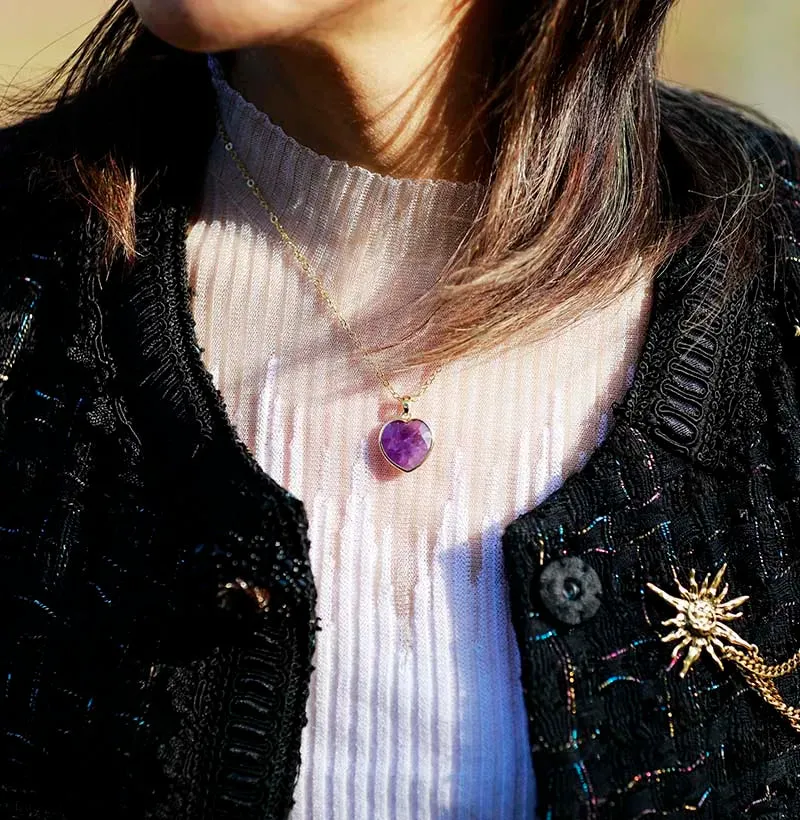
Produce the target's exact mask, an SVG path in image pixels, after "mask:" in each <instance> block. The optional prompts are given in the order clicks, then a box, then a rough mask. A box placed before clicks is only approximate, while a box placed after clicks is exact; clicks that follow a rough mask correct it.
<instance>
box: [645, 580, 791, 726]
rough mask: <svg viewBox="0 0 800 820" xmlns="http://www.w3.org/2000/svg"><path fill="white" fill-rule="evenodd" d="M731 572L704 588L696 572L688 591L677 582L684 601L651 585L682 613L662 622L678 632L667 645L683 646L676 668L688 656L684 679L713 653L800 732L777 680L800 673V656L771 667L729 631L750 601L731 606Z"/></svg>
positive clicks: (675, 652)
mask: <svg viewBox="0 0 800 820" xmlns="http://www.w3.org/2000/svg"><path fill="white" fill-rule="evenodd" d="M726 569H727V564H723V565H722V567H721V568H720V570H719V572H718V573H717V574H716V575H715V576H714V578H713V580H712V579H711V576H710V575H706V577H705V580H704V581H703V582H702V584H698V582H697V577H696V573H695V571H694V570H692V571H691V573H690V575H689V586H688V588H687V587H684V586H683V585H682V584H681V583H680V581H678V578H677V576H675V584H676V585H677V587H678V592H679V593H680V597H678V596H676V595H670V594H669V593H667V592H664V591H663V590H662V589H659V588H658V587H657V586H655V584H648V585H647V586H648V588H649V589H650V590H651V591H653V592H655V593H656V595H658V596H659V597H660V598H662V599H663V600H665V601H666V602H667V603H669V604H671V605H672V606H673V607H675V609H676V610H677V612H676V614H675V616H674V617H672V618H668V619H667V620H666V621H662V626H671V627H675V629H674V630H673V631H672V632H670V633H669V634H668V635H665V636H664V637H663V638H662V639H661V640H662V641H664V642H665V643H671V642H673V641H677V642H678V643H677V644H676V645H675V647H674V648H673V650H672V662H673V664H675V663H677V662H678V661H679V660H680V659H681V656H682V655H683V653H684V651H685V655H683V667H682V668H681V672H680V676H681V677H684V676H685V675H686V673H687V672H688V671H689V669H690V668H691V667H692V666H693V665H694V663H695V661H697V659H698V658H699V657H700V655H702V653H703V651H705V652H707V653H708V654H709V655H710V656H711V658H712V659H713V660H714V661H715V662H716V663H717V665H718V666H719V667H720V668H721V669H722V668H723V666H722V660H721V659H720V657H719V655H722V657H723V658H724V659H725V660H728V661H731V662H732V663H734V664H736V666H737V668H738V669H739V671H740V672H741V674H742V676H743V677H744V679H745V681H746V682H747V684H748V685H749V686H751V687H752V688H753V689H755V690H756V691H757V692H758V693H759V694H760V695H761V697H762V698H763V699H764V700H765V701H766V702H767V703H768V704H769V705H770V706H772V707H773V708H774V709H776V710H777V711H778V712H780V713H781V714H782V715H784V716H785V717H786V718H787V719H788V720H789V723H791V725H792V727H793V728H794V729H796V730H797V731H798V732H800V708H797V707H795V706H789V704H787V703H786V702H785V701H784V700H783V698H782V697H781V695H780V692H778V688H777V686H775V683H774V680H775V679H776V678H782V677H784V676H785V675H789V674H790V673H792V672H794V671H795V670H797V669H798V668H800V651H798V652H797V653H795V654H794V655H793V656H792V657H791V658H789V660H787V661H784V662H783V663H779V664H775V665H770V664H768V663H766V662H765V661H764V659H763V658H762V657H761V653H760V652H759V649H758V647H757V646H755V645H753V644H751V643H748V642H747V641H746V640H744V638H742V637H741V636H740V635H737V634H736V632H734V631H733V630H732V629H731V628H730V627H729V626H728V625H727V623H726V622H727V621H733V620H736V619H737V618H741V617H742V613H741V612H736V611H734V610H736V609H737V608H738V607H740V606H741V605H742V604H743V603H744V602H745V601H747V600H749V596H748V595H742V596H740V597H738V598H733V599H732V600H730V601H725V597H726V596H727V594H728V585H727V584H725V586H724V587H723V588H722V589H720V585H721V584H722V579H723V577H724V575H725V570H726ZM717 652H719V655H718V654H717Z"/></svg>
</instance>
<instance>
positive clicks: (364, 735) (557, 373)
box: [188, 64, 651, 820]
mask: <svg viewBox="0 0 800 820" xmlns="http://www.w3.org/2000/svg"><path fill="white" fill-rule="evenodd" d="M212 65H213V64H212ZM215 85H216V88H217V93H218V96H219V100H220V105H221V111H222V115H223V120H224V122H225V124H226V127H227V129H228V131H229V133H230V134H231V136H232V139H233V142H234V144H235V146H236V149H237V151H238V152H239V153H240V155H241V156H242V158H243V159H244V161H245V163H246V164H247V165H248V167H249V169H250V172H251V173H252V174H253V176H254V177H256V179H258V181H259V185H260V187H261V189H262V190H263V191H264V193H265V194H266V196H267V197H268V198H269V199H270V200H271V202H272V204H273V206H274V207H275V209H276V210H277V211H278V213H279V214H280V215H281V218H282V221H283V224H284V226H285V227H286V229H287V230H288V231H289V233H290V234H291V235H292V236H293V237H294V238H295V239H296V241H297V242H298V244H299V246H300V247H301V248H302V249H303V251H304V252H305V253H306V254H307V255H308V257H309V259H310V260H311V263H312V265H313V266H314V270H315V271H317V272H318V273H320V274H321V275H322V276H323V278H324V281H325V283H326V286H327V287H328V289H329V291H330V293H331V295H332V296H333V298H334V299H335V301H336V302H337V304H338V305H339V307H340V308H341V310H342V312H343V313H344V315H345V316H346V317H348V318H349V319H350V320H351V322H352V324H353V327H354V329H355V330H356V332H357V333H359V335H360V336H361V338H362V339H363V341H364V342H365V343H368V344H371V343H374V342H376V341H383V340H386V339H390V338H393V337H392V331H393V327H394V325H395V319H396V318H397V317H401V316H405V315H408V313H407V311H408V310H410V309H411V308H410V303H411V301H412V299H413V298H414V297H415V296H416V295H418V294H419V293H421V292H423V291H424V290H425V289H426V288H428V287H429V286H430V285H431V283H432V282H433V281H434V280H435V278H436V276H437V274H438V272H439V270H440V269H441V268H442V267H443V266H444V264H445V263H446V262H447V260H448V259H449V257H450V256H451V254H452V253H453V252H454V251H455V250H456V249H457V247H458V244H459V242H460V241H461V239H462V238H463V236H464V233H465V232H466V230H467V228H468V225H469V224H470V220H471V219H472V217H473V215H474V213H475V210H476V209H477V207H478V201H479V198H480V196H481V194H482V188H481V186H480V185H479V184H472V185H467V184H459V183H452V182H441V181H430V180H406V179H393V178H390V177H386V176H381V175H377V174H373V173H370V172H368V171H366V170H364V169H362V168H357V167H351V166H349V165H347V164H346V163H344V162H341V161H332V160H330V159H328V158H326V157H323V156H320V155H318V154H316V153H314V152H312V151H311V150H309V149H308V148H305V147H303V146H301V145H299V144H298V143H297V142H295V141H294V140H292V139H291V138H290V137H288V136H287V135H286V134H285V133H284V132H283V131H282V130H281V129H280V128H279V127H278V126H277V125H276V124H274V123H272V122H271V121H270V120H269V118H268V117H267V116H266V115H265V114H263V113H261V112H259V111H258V110H256V109H255V108H254V107H253V106H252V105H250V104H249V103H248V102H246V101H245V100H244V99H243V98H242V97H241V96H240V95H239V94H238V93H237V92H235V91H234V90H233V89H231V88H230V87H229V86H228V85H227V84H226V82H225V81H224V79H223V78H222V77H221V75H219V73H217V76H216V78H215ZM188 251H189V264H190V275H191V279H192V286H193V288H194V290H195V301H194V313H195V318H196V322H197V332H198V337H199V340H200V343H201V345H202V346H203V348H204V359H205V361H206V363H207V365H208V367H209V369H210V370H211V372H212V374H213V375H214V378H215V380H216V383H217V385H218V387H219V389H220V390H221V392H222V394H223V396H224V398H225V399H226V402H227V405H228V411H229V414H230V417H231V419H232V421H233V422H234V423H235V424H236V426H237V428H238V431H239V434H240V436H241V438H242V439H243V441H244V442H245V443H246V444H247V445H248V447H249V448H250V449H251V451H252V452H253V454H254V455H255V457H256V459H257V460H258V462H259V463H260V464H261V466H262V467H263V469H264V470H265V471H266V472H268V473H269V474H270V475H271V476H273V477H274V478H275V479H276V480H277V481H278V482H279V483H281V484H282V485H283V486H284V487H286V488H287V489H289V490H290V492H291V493H293V494H294V495H295V496H297V497H299V498H300V499H302V500H303V502H304V503H305V506H306V510H307V513H308V516H309V522H310V541H311V545H312V551H311V560H312V567H313V570H314V574H315V578H316V582H317V586H318V592H319V604H318V614H319V616H320V619H321V626H322V631H321V632H320V633H319V637H318V648H317V654H316V658H315V664H316V667H317V668H316V671H315V672H314V674H313V677H312V684H311V694H310V699H309V706H308V717H309V723H308V726H307V727H306V728H305V729H304V732H303V738H302V764H301V770H300V780H299V783H298V785H297V788H296V791H295V798H296V801H297V805H296V806H295V808H294V810H293V813H292V818H293V820H301V819H302V820H311V818H315V819H316V818H322V817H324V818H326V820H351V819H353V818H355V819H356V820H401V818H402V820H408V819H409V818H414V819H415V820H427V819H428V818H431V819H432V818H453V819H454V820H455V818H459V820H461V819H462V818H463V819H464V820H466V818H471V819H472V820H476V819H477V820H484V818H485V819H486V820H488V819H489V818H491V820H511V818H514V820H519V819H520V818H531V817H532V816H533V814H534V805H535V785H534V778H533V773H532V769H531V763H530V741H529V734H528V731H529V730H528V727H527V726H526V718H525V709H524V705H523V699H522V691H521V685H520V682H519V655H518V650H517V645H516V641H515V637H514V634H513V631H512V629H511V626H510V624H509V615H508V603H507V587H506V583H505V580H504V573H503V561H502V553H501V540H500V539H501V534H502V531H503V528H504V526H505V525H506V524H507V523H509V522H510V521H511V520H512V519H513V518H514V517H516V516H517V515H519V514H520V513H521V512H523V511H524V510H527V509H530V508H531V507H533V506H534V505H536V504H537V503H538V502H540V501H541V500H542V499H543V498H544V497H546V496H547V495H548V494H549V493H550V492H552V491H553V490H554V489H555V488H556V487H558V486H559V485H560V483H561V482H562V480H563V478H564V477H565V476H566V475H568V474H569V473H571V472H572V471H574V470H575V469H576V468H578V467H579V466H580V465H581V464H582V463H583V461H584V460H585V459H586V457H587V455H588V453H589V452H590V451H592V450H593V449H594V448H595V446H596V445H597V444H598V443H599V441H600V440H601V439H602V438H603V436H604V435H605V432H606V429H607V425H608V422H609V413H610V408H611V404H612V402H613V401H615V400H618V399H620V398H621V397H622V395H623V394H624V392H625V390H626V387H627V385H628V383H629V380H630V377H631V375H632V373H631V371H632V367H633V364H634V363H635V361H636V359H637V357H638V354H639V349H640V346H641V342H642V339H643V335H644V330H645V327H646V321H647V317H648V314H649V308H650V290H651V288H650V283H649V282H648V281H647V280H643V281H642V283H641V284H640V285H638V286H636V287H635V288H634V289H632V290H631V291H630V292H629V293H628V294H626V295H625V296H624V297H622V298H620V299H618V300H617V302H616V303H615V304H614V305H612V306H611V307H610V308H608V309H605V310H603V311H601V312H598V313H596V314H595V315H592V316H590V317H587V318H586V319H584V320H583V321H582V323H581V324H580V325H577V326H576V327H573V328H572V329H571V330H570V331H569V332H567V333H562V334H560V335H554V336H553V337H552V338H550V339H548V340H546V341H544V342H539V343H535V344H534V343H530V344H521V345H518V346H516V347H515V348H514V349H512V350H508V351H503V352H499V351H498V354H497V355H496V356H494V357H492V358H491V359H489V360H487V359H482V360H478V359H474V360H473V359H463V360H459V361H457V362H453V363H450V364H449V365H447V366H446V367H445V368H444V369H443V370H442V371H441V372H440V373H439V374H438V376H437V377H436V379H435V381H434V382H433V384H432V386H431V387H430V389H429V390H428V391H427V393H426V394H425V396H424V397H423V399H422V400H421V401H419V402H416V403H414V404H412V410H413V415H416V416H419V417H420V418H423V419H425V420H426V421H427V422H428V424H430V425H431V427H432V429H433V432H434V440H435V444H434V447H433V450H432V451H431V454H430V456H429V458H428V460H427V461H426V462H425V463H424V464H423V465H422V466H421V467H420V468H419V469H418V470H417V471H415V472H413V473H409V474H403V473H399V472H397V471H396V470H394V469H392V468H391V467H388V465H386V464H385V463H384V462H383V461H382V457H381V455H380V453H379V450H378V446H377V433H378V430H379V429H380V426H381V424H382V423H383V422H384V421H385V420H386V419H388V418H390V417H392V416H393V415H395V414H396V413H397V411H398V407H397V402H395V401H394V400H392V399H391V397H390V396H389V394H388V393H387V392H386V391H385V389H384V388H383V387H382V386H381V384H380V382H379V380H378V379H377V378H376V376H375V374H374V373H373V371H372V370H371V369H370V367H369V366H368V365H366V363H365V362H364V361H363V359H362V358H361V357H360V355H359V354H358V353H357V351H355V350H354V347H353V344H352V342H351V340H350V339H349V338H348V337H347V335H346V334H345V333H344V332H343V330H342V329H341V327H340V326H339V324H338V322H337V321H336V319H335V317H334V316H333V315H332V314H331V312H330V310H329V308H328V307H327V306H326V305H325V304H324V303H323V302H322V301H321V299H320V298H319V296H318V294H317V293H316V292H315V290H314V288H313V286H312V284H311V282H310V281H308V279H307V278H306V277H305V275H304V274H303V272H302V271H301V269H300V268H299V266H298V264H297V262H296V260H295V259H294V258H293V257H292V255H291V253H290V252H287V248H286V246H285V245H284V244H283V242H282V241H281V239H280V237H279V236H278V235H277V233H276V232H275V229H274V228H273V227H272V225H271V224H270V222H269V219H268V217H267V215H266V214H265V212H264V211H263V209H262V208H261V206H260V205H259V204H258V202H257V201H256V199H255V197H254V196H253V194H252V192H251V191H250V190H249V189H248V188H247V187H246V185H245V184H244V181H243V179H242V177H241V175H240V173H239V171H238V170H237V169H236V167H235V166H234V164H233V163H232V161H231V158H230V157H229V156H228V155H227V154H226V152H225V151H224V150H223V148H222V146H221V145H220V143H219V141H216V142H215V144H214V146H213V148H212V152H211V155H210V157H209V165H208V175H207V180H206V186H205V196H204V201H203V205H202V211H201V214H200V216H199V218H198V220H197V221H196V223H195V224H194V226H193V228H192V230H191V232H190V235H189V238H188ZM429 372H430V370H429V369H416V370H414V371H408V372H405V373H402V374H401V375H400V376H398V378H397V379H396V380H395V381H394V384H395V387H396V388H397V389H398V390H399V391H401V392H404V393H405V392H408V393H415V392H417V391H418V388H419V385H420V383H421V382H422V380H423V379H424V377H425V376H426V375H427V374H428V373H429ZM530 731H531V732H532V733H533V734H535V733H536V727H535V726H533V727H531V728H530Z"/></svg>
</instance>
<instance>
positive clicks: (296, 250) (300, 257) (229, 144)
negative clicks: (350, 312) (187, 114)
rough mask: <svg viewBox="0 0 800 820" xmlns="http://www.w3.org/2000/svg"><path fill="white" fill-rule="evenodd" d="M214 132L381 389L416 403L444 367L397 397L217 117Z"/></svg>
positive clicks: (402, 399) (396, 393)
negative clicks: (415, 387) (414, 390)
mask: <svg viewBox="0 0 800 820" xmlns="http://www.w3.org/2000/svg"><path fill="white" fill-rule="evenodd" d="M217 131H218V133H219V136H220V139H221V140H222V144H223V146H224V147H225V150H226V151H227V153H228V154H229V155H230V157H231V159H232V160H233V162H234V164H235V165H236V167H237V168H238V169H239V172H240V173H241V175H242V177H243V178H244V180H245V183H246V185H247V187H248V188H249V189H250V190H251V191H252V192H253V195H254V196H255V198H256V199H257V200H258V202H259V204H260V205H261V207H262V208H263V209H264V210H265V211H266V212H267V214H268V215H269V221H270V222H271V223H272V225H273V227H274V228H275V230H276V231H277V232H278V235H279V236H280V237H281V239H282V240H283V241H284V243H285V244H286V245H288V246H289V249H290V250H291V251H292V255H293V256H294V258H295V259H296V260H297V263H298V264H299V265H300V268H301V269H302V270H303V273H305V275H306V276H307V277H308V278H309V279H310V280H311V282H312V284H313V285H314V287H315V288H316V290H317V293H319V295H320V296H321V297H322V299H323V300H324V301H325V302H326V304H327V305H328V306H329V307H330V309H331V310H332V311H333V313H334V314H335V315H336V318H337V319H338V320H339V323H340V324H341V326H342V328H343V329H344V330H345V332H346V333H347V334H348V336H349V337H350V338H351V339H352V341H353V344H354V345H355V346H356V348H358V350H359V352H360V353H361V355H362V356H363V357H364V358H365V359H366V360H367V362H369V364H370V366H371V367H372V368H373V370H374V371H375V375H376V376H377V377H378V378H379V379H380V381H381V383H382V384H383V386H384V387H385V388H386V389H387V390H388V391H389V392H390V393H391V394H392V396H393V397H394V398H395V399H397V401H399V402H401V403H402V402H412V401H416V400H417V399H419V398H421V397H422V395H423V394H424V393H425V391H426V390H427V389H428V388H429V387H430V386H431V383H432V382H433V380H434V379H435V378H436V375H437V374H438V373H439V371H440V370H441V369H442V367H443V366H444V365H443V364H440V365H438V367H437V368H436V369H435V370H434V371H433V373H431V374H430V376H428V378H427V379H425V381H424V382H423V383H422V386H421V387H420V389H419V391H418V392H417V393H416V394H414V395H413V396H407V395H401V394H400V393H398V392H397V390H395V388H394V386H393V385H392V383H391V382H390V381H389V378H388V377H387V375H386V373H385V372H384V371H383V368H381V366H380V365H379V364H378V363H377V362H376V361H375V358H374V356H373V355H372V354H371V353H370V352H369V351H368V350H367V349H366V348H365V347H364V345H363V344H362V343H361V340H360V339H359V338H358V336H356V334H355V332H354V331H353V328H352V327H351V326H350V323H349V322H348V321H347V319H346V318H345V317H344V316H343V315H342V313H341V311H340V310H339V308H338V307H337V306H336V303H335V302H334V301H333V299H332V297H331V295H330V294H329V293H328V291H327V290H326V289H325V286H324V285H323V284H322V278H321V277H320V276H319V275H318V274H316V273H314V271H313V270H312V269H311V263H310V262H309V261H308V258H307V257H306V255H305V254H304V253H303V252H302V251H301V250H300V247H299V246H298V244H297V242H295V240H294V239H293V238H292V237H291V236H290V235H289V233H288V231H287V230H286V229H285V228H284V227H283V225H282V224H281V221H280V219H279V218H278V215H277V214H276V213H275V209H274V208H273V207H272V205H271V204H270V203H269V201H268V200H267V198H266V197H265V196H264V193H263V192H262V191H261V189H260V188H259V186H258V184H257V183H256V181H255V179H253V177H252V176H251V174H250V172H249V171H248V170H247V166H246V165H245V164H244V162H243V160H242V158H241V157H240V156H239V154H238V153H237V152H236V148H235V147H234V145H233V140H231V138H230V136H229V135H228V132H227V131H226V130H225V126H224V125H223V123H222V119H221V117H219V115H218V116H217Z"/></svg>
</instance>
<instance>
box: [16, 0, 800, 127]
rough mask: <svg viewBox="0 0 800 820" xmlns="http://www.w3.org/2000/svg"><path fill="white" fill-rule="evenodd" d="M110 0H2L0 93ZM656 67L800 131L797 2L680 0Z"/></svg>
mask: <svg viewBox="0 0 800 820" xmlns="http://www.w3.org/2000/svg"><path fill="white" fill-rule="evenodd" d="M109 4H110V3H109V0H0V93H1V92H2V86H3V85H5V84H6V83H8V82H9V81H11V80H14V81H15V82H18V81H19V80H20V79H22V80H28V79H31V78H35V77H36V76H37V74H41V72H42V71H43V70H44V69H46V68H48V67H52V66H54V65H56V64H57V63H58V62H59V61H60V60H61V59H62V58H63V57H65V56H66V55H67V54H68V53H69V51H70V50H71V49H72V48H74V46H76V45H77V44H78V42H80V40H81V38H82V35H84V34H85V33H86V32H87V31H88V30H89V28H90V27H91V23H92V21H93V20H94V19H95V18H96V17H97V15H99V14H101V13H102V12H103V11H104V10H105V9H106V8H107V7H108V5H109ZM662 73H663V74H664V76H665V77H666V78H668V79H670V80H672V81H675V82H679V83H683V84H686V85H690V86H693V87H696V88H702V89H707V90H710V91H715V92H717V93H721V94H724V95H725V96H728V97H731V98H732V99H735V100H738V101H740V102H744V103H747V104H748V105H751V106H753V107H755V108H757V109H759V110H760V111H762V112H763V113H765V114H767V115H768V116H770V117H772V118H773V119H774V120H775V121H776V122H777V123H778V124H779V125H781V126H783V127H784V128H785V129H787V130H789V131H791V132H793V133H794V134H795V135H796V136H798V137H800V0H680V2H679V3H678V5H677V7H676V9H675V11H674V12H673V15H672V19H671V20H670V24H669V27H668V31H667V38H666V43H665V48H664V58H663V66H662Z"/></svg>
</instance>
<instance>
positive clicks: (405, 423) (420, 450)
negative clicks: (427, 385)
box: [378, 399, 433, 473]
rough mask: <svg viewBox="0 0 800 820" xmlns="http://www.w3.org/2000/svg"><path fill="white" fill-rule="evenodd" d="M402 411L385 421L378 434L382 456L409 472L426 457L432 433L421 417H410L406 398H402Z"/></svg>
mask: <svg viewBox="0 0 800 820" xmlns="http://www.w3.org/2000/svg"><path fill="white" fill-rule="evenodd" d="M402 404H403V412H402V414H401V415H400V416H399V417H398V418H396V419H390V420H389V421H387V422H386V423H385V424H384V425H383V427H381V431H380V433H379V434H378V443H379V444H380V448H381V453H383V456H384V458H385V459H386V460H387V461H388V462H389V463H390V464H391V465H392V466H393V467H397V469H398V470H402V471H403V472H404V473H410V472H411V471H412V470H416V469H417V467H419V465H420V464H422V462H423V461H425V459H426V458H427V457H428V454H429V453H430V451H431V448H432V447H433V433H431V428H430V427H428V425H427V424H426V423H425V422H424V421H423V420H422V419H412V418H411V415H410V413H409V410H408V400H406V399H403V400H402Z"/></svg>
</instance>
